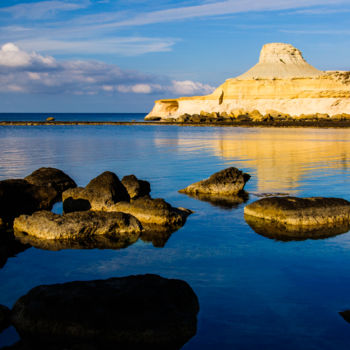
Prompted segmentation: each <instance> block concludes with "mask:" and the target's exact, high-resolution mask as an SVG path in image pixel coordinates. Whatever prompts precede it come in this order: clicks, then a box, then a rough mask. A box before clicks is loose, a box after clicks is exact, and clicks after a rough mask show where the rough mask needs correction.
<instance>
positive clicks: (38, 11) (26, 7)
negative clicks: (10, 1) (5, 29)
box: [0, 0, 90, 19]
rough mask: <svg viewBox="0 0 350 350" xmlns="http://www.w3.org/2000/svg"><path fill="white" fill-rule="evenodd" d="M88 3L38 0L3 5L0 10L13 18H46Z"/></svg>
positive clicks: (85, 1)
mask: <svg viewBox="0 0 350 350" xmlns="http://www.w3.org/2000/svg"><path fill="white" fill-rule="evenodd" d="M89 4H90V1H89V0H82V1H60V0H51V1H39V2H34V3H29V4H17V5H13V6H8V7H3V8H1V9H0V12H5V13H9V14H11V15H12V16H13V17H14V18H23V17H26V18H31V19H39V18H47V17H48V16H53V15H55V14H56V13H57V12H62V11H73V10H78V9H81V8H85V7H87V6H88V5H89Z"/></svg>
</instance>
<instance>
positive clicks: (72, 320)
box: [11, 275, 199, 349]
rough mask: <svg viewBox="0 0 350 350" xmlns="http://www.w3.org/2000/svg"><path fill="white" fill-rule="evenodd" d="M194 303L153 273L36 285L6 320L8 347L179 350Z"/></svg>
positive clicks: (180, 287) (177, 285)
mask: <svg viewBox="0 0 350 350" xmlns="http://www.w3.org/2000/svg"><path fill="white" fill-rule="evenodd" d="M198 311H199V304H198V299H197V296H196V294H195V293H194V292H193V290H192V288H191V287H190V286H189V285H188V284H187V283H186V282H184V281H181V280H175V279H166V278H163V277H160V276H157V275H138V276H128V277H122V278H110V279H107V280H97V281H86V282H80V281H79V282H78V281H77V282H70V283H64V284H55V285H43V286H38V287H36V288H33V289H32V290H30V291H29V292H28V293H27V294H26V295H24V296H23V297H21V298H20V299H19V300H18V301H17V302H16V303H15V305H14V307H13V309H12V311H11V321H12V324H13V325H14V327H15V328H16V330H17V331H18V333H19V334H20V337H21V340H20V341H19V343H17V344H16V345H14V346H13V347H12V348H13V349H30V348H33V349H39V348H46V349H63V348H64V349H112V348H113V349H114V348H118V349H145V348H147V349H148V348H152V349H180V348H181V347H182V346H183V345H184V344H185V343H186V342H188V340H189V339H190V338H192V337H193V336H194V335H195V334H196V330H197V313H198Z"/></svg>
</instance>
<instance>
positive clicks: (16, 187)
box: [0, 179, 57, 227]
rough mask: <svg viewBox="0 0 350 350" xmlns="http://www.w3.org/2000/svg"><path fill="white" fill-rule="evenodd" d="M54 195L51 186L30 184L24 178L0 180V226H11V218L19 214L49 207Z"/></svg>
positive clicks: (54, 199)
mask: <svg viewBox="0 0 350 350" xmlns="http://www.w3.org/2000/svg"><path fill="white" fill-rule="evenodd" d="M56 195H57V193H56V191H55V190H54V189H53V188H51V187H47V186H36V185H32V184H30V183H29V182H27V181H26V180H22V179H9V180H3V181H0V227H1V226H11V225H12V221H13V219H14V218H15V217H17V216H19V215H21V214H32V213H33V212H35V211H37V210H42V209H51V208H52V205H53V204H54V203H55V201H56Z"/></svg>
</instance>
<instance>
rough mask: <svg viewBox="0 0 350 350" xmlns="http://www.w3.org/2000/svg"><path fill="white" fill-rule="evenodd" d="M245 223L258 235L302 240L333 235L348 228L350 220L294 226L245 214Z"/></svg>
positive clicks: (278, 239) (287, 240)
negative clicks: (329, 223) (330, 223)
mask: <svg viewBox="0 0 350 350" xmlns="http://www.w3.org/2000/svg"><path fill="white" fill-rule="evenodd" d="M244 219H245V221H246V222H247V224H248V225H249V226H250V227H251V228H252V229H253V230H254V231H255V232H256V233H258V234H259V235H262V236H264V237H268V238H271V239H275V240H277V241H285V242H289V241H304V240H306V239H323V238H329V237H334V236H337V235H340V234H342V233H346V232H348V231H349V230H350V222H344V223H338V224H332V225H331V226H325V225H322V226H319V227H317V226H302V227H301V226H294V225H285V224H282V223H278V222H269V221H266V220H264V219H261V218H257V217H255V216H250V215H247V214H245V215H244Z"/></svg>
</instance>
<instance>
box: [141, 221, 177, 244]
mask: <svg viewBox="0 0 350 350" xmlns="http://www.w3.org/2000/svg"><path fill="white" fill-rule="evenodd" d="M182 226H183V225H179V226H175V227H174V226H173V227H160V226H159V225H147V226H146V229H145V230H144V231H143V232H142V233H141V236H140V238H141V240H142V241H143V242H145V243H152V244H153V246H154V247H156V248H163V247H164V246H165V244H166V243H167V242H168V240H169V238H170V237H171V235H172V234H173V233H175V232H176V231H178V230H179V229H180V228H181V227H182Z"/></svg>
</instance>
